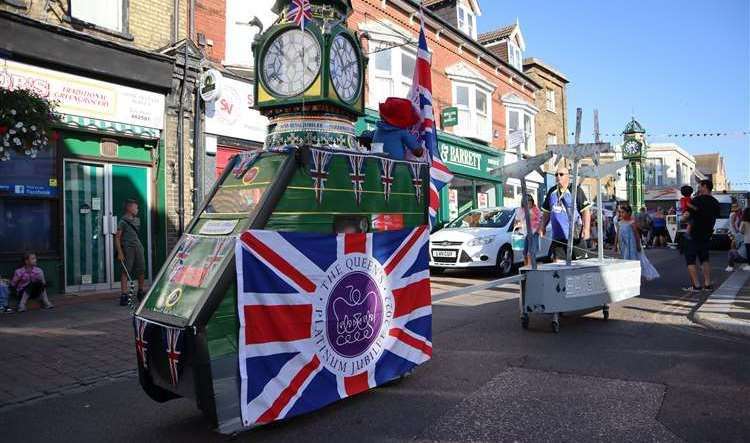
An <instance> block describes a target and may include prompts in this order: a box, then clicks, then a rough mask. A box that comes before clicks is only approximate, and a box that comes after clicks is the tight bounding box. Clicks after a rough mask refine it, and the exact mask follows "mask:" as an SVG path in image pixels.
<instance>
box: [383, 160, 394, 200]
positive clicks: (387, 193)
mask: <svg viewBox="0 0 750 443" xmlns="http://www.w3.org/2000/svg"><path fill="white" fill-rule="evenodd" d="M393 165H394V162H393V160H391V159H387V158H381V159H380V181H381V182H382V183H383V197H385V201H386V202H387V201H388V200H389V199H390V198H391V190H392V189H393Z"/></svg>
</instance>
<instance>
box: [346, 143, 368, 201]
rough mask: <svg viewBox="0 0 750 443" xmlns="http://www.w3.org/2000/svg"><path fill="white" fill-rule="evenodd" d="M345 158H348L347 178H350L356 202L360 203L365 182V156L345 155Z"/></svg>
mask: <svg viewBox="0 0 750 443" xmlns="http://www.w3.org/2000/svg"><path fill="white" fill-rule="evenodd" d="M347 159H348V160H349V178H351V179H352V186H354V199H355V200H356V201H357V204H360V203H361V202H362V193H363V192H364V183H365V156H364V155H347Z"/></svg>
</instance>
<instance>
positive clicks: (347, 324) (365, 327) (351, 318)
mask: <svg viewBox="0 0 750 443" xmlns="http://www.w3.org/2000/svg"><path fill="white" fill-rule="evenodd" d="M346 289H347V290H349V297H348V300H347V298H345V297H341V296H339V297H338V298H336V300H334V302H333V315H334V317H335V321H336V334H337V336H338V337H337V338H336V344H337V345H340V346H341V345H345V344H349V343H357V342H360V341H363V340H369V339H370V338H372V336H373V334H374V333H375V317H376V315H375V309H376V307H377V297H378V296H377V294H375V292H374V291H370V292H368V293H367V295H365V296H362V292H361V291H360V290H359V289H356V288H355V287H354V286H347V287H346Z"/></svg>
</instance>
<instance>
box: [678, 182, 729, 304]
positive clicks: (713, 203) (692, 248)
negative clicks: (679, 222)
mask: <svg viewBox="0 0 750 443" xmlns="http://www.w3.org/2000/svg"><path fill="white" fill-rule="evenodd" d="M713 188H714V184H713V182H711V180H701V182H700V185H699V187H698V196H697V197H695V198H693V200H692V203H691V206H692V207H691V208H690V209H689V210H688V211H689V213H690V236H689V237H688V239H687V244H686V245H685V262H686V263H687V268H688V275H689V276H690V282H691V284H692V286H688V287H687V288H684V290H685V291H687V292H699V291H701V290H706V291H713V290H714V287H713V283H712V280H711V264H710V263H709V255H710V254H709V252H710V247H711V235H712V234H713V232H714V224H716V219H717V218H718V217H719V213H720V209H721V208H720V206H719V202H718V201H717V200H716V199H715V198H714V197H713V196H712V195H711V192H712V191H713ZM696 260H699V261H700V263H701V267H702V270H703V286H701V285H700V281H699V279H698V267H697V265H696Z"/></svg>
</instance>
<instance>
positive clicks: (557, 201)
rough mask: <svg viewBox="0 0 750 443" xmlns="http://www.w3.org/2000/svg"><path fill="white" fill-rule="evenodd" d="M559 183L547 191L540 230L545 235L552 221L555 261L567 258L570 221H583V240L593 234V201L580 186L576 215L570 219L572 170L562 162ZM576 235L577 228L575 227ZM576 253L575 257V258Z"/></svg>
mask: <svg viewBox="0 0 750 443" xmlns="http://www.w3.org/2000/svg"><path fill="white" fill-rule="evenodd" d="M555 181H556V182H557V185H556V186H555V187H553V188H552V189H550V190H549V192H547V197H546V198H545V199H544V203H543V204H542V214H543V217H542V223H541V226H540V231H541V233H542V236H544V235H545V230H546V229H547V223H548V222H550V221H551V222H552V234H551V238H552V246H551V247H550V255H551V257H552V260H553V261H558V260H565V258H566V255H567V250H568V230H569V227H570V223H575V222H576V221H578V220H582V222H583V232H582V233H581V235H582V237H583V240H588V239H589V237H590V234H591V211H590V210H589V209H590V207H591V203H590V202H589V201H588V200H587V199H586V194H584V193H583V190H582V189H581V188H580V187H578V190H577V192H578V196H577V197H576V208H575V210H574V211H573V214H574V217H573V220H572V221H570V220H569V219H568V208H570V207H572V205H573V194H571V191H570V171H569V170H568V168H567V167H566V166H563V165H562V164H561V165H560V166H559V167H558V168H557V172H556V173H555ZM574 235H575V228H574ZM575 255H576V254H575V253H574V254H573V257H574V258H575Z"/></svg>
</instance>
